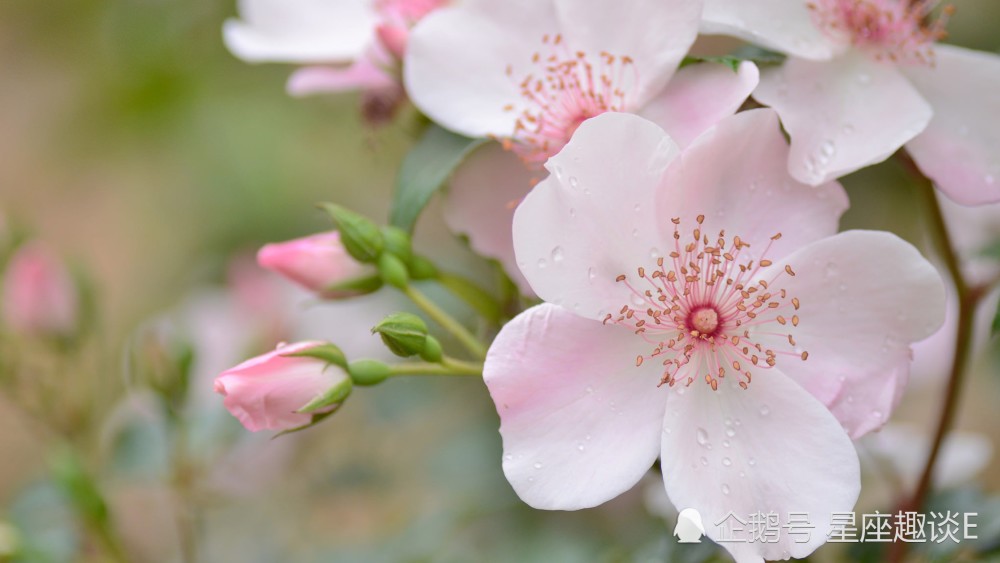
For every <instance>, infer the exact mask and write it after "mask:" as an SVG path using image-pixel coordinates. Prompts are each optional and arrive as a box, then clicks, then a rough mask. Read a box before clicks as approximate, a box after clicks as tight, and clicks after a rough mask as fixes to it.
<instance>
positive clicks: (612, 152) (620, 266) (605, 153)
mask: <svg viewBox="0 0 1000 563" xmlns="http://www.w3.org/2000/svg"><path fill="white" fill-rule="evenodd" d="M677 152H678V149H677V145H676V144H675V143H674V142H673V141H672V140H670V138H669V137H667V136H666V134H665V133H664V132H663V130H662V129H660V128H659V127H657V126H656V125H655V124H654V123H652V122H650V121H647V120H645V119H643V118H641V117H638V116H636V115H631V114H625V113H605V114H603V115H599V116H597V117H594V118H591V119H588V120H587V121H585V122H583V124H582V125H580V128H579V129H577V131H576V133H575V134H574V135H573V138H572V139H571V140H570V142H569V144H567V145H566V147H565V148H563V150H562V152H560V153H559V154H557V155H556V156H554V157H552V158H551V159H549V161H548V163H547V164H546V168H548V170H549V171H550V172H551V174H550V175H549V177H548V178H546V179H545V180H543V181H542V182H541V183H539V184H538V185H537V186H536V187H535V188H534V189H533V190H531V192H530V193H529V194H528V196H527V197H526V198H525V199H524V201H523V202H522V203H521V205H520V206H519V207H518V208H517V211H515V213H514V252H515V255H516V256H517V263H518V267H520V268H521V272H522V273H524V276H525V277H526V278H527V279H528V282H529V283H530V284H531V288H532V289H533V290H534V291H535V293H536V294H538V295H539V296H540V297H541V298H542V299H544V300H546V301H549V302H551V303H556V304H560V305H564V306H565V307H567V308H569V309H572V310H573V311H574V312H576V313H577V314H579V315H582V316H585V317H590V318H595V319H601V318H603V317H604V315H605V314H607V313H610V312H611V311H612V309H614V310H616V311H617V310H618V309H619V308H620V307H621V306H622V305H623V304H625V303H627V302H628V301H629V298H630V295H631V294H630V293H629V292H628V289H627V288H626V287H624V286H623V285H622V284H620V283H618V282H616V281H615V279H616V278H617V277H618V276H619V275H620V274H623V273H625V272H633V271H634V270H635V269H636V267H638V266H649V265H650V261H651V260H655V257H654V258H651V253H654V251H656V246H657V245H660V246H662V243H663V242H664V241H665V239H664V238H663V237H662V236H661V233H660V224H661V223H662V222H663V218H662V217H660V216H658V215H657V214H656V210H655V209H654V206H653V205H651V202H652V201H653V198H654V194H655V192H656V190H657V189H658V188H659V184H660V179H661V177H662V175H663V170H664V168H665V167H666V166H667V163H668V162H670V161H671V159H673V158H674V157H675V156H676V154H677Z"/></svg>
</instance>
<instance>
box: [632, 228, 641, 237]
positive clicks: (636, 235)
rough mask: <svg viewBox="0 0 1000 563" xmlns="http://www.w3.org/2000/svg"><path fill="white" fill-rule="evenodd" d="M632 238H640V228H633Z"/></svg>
mask: <svg viewBox="0 0 1000 563" xmlns="http://www.w3.org/2000/svg"><path fill="white" fill-rule="evenodd" d="M632 238H639V229H632Z"/></svg>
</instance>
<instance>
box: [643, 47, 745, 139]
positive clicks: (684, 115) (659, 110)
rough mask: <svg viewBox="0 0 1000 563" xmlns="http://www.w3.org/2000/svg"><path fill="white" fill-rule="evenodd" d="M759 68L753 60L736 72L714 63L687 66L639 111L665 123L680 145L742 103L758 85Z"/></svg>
mask: <svg viewBox="0 0 1000 563" xmlns="http://www.w3.org/2000/svg"><path fill="white" fill-rule="evenodd" d="M759 78H760V72H759V71H758V70H757V65H755V64H753V63H752V62H750V61H743V62H742V63H740V66H739V68H738V69H737V71H736V72H733V71H732V70H731V69H730V68H729V67H728V66H726V65H722V64H714V63H704V64H696V65H691V66H687V67H684V68H682V69H680V70H679V71H677V74H675V75H674V77H673V78H672V79H671V80H670V83H669V84H668V85H667V87H666V89H664V90H663V91H661V92H660V93H659V94H657V95H656V97H654V98H653V99H652V100H651V101H650V102H649V103H648V104H646V106H645V107H644V108H642V110H641V111H640V112H639V115H641V116H643V117H645V118H646V119H649V120H651V121H653V122H654V123H656V124H657V125H659V126H660V127H663V129H664V130H665V131H666V132H667V133H668V134H669V135H670V137H671V138H672V139H673V140H674V141H676V142H677V144H679V145H681V146H685V145H688V144H690V143H691V141H693V140H694V139H695V137H697V136H698V135H700V134H701V133H702V132H703V131H704V130H706V129H708V128H709V127H711V126H712V125H715V124H716V123H717V122H718V121H719V120H720V119H722V118H724V117H728V116H730V115H732V114H734V113H736V110H738V109H739V108H740V106H741V105H743V102H744V101H746V99H747V96H749V95H750V92H752V91H753V89H754V88H756V87H757V82H758V80H759Z"/></svg>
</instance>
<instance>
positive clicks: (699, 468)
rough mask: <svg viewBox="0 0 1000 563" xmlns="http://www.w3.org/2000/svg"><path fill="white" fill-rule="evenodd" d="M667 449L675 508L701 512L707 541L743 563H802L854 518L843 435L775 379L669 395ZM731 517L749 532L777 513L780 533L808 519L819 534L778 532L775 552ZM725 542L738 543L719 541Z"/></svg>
mask: <svg viewBox="0 0 1000 563" xmlns="http://www.w3.org/2000/svg"><path fill="white" fill-rule="evenodd" d="M662 440H663V441H662V448H663V451H662V453H661V455H660V467H661V468H662V470H663V481H664V484H665V485H666V488H667V495H669V496H670V500H671V502H673V503H674V506H675V507H677V509H679V510H680V509H685V508H694V509H695V510H697V511H698V512H699V513H700V514H701V517H702V520H703V522H704V524H705V532H706V535H708V537H710V538H712V539H713V540H715V541H717V542H719V543H720V545H722V546H723V547H725V548H726V549H727V550H729V552H730V553H731V554H732V555H733V556H734V557H735V558H736V560H737V561H740V562H744V561H763V560H764V559H787V558H788V557H789V555H790V556H792V557H796V558H799V557H805V556H806V555H808V554H809V553H811V552H812V551H813V550H815V549H816V548H817V547H819V546H820V545H822V544H823V543H824V542H825V541H826V537H827V534H828V533H829V531H830V529H831V525H830V524H831V517H832V514H833V513H835V512H843V511H849V510H851V509H852V508H853V507H854V503H855V501H856V500H857V498H858V493H859V492H860V490H861V477H860V468H859V464H858V456H857V454H856V453H855V451H854V446H853V444H852V443H851V440H850V439H849V438H848V437H847V434H845V433H844V430H843V429H842V428H841V427H840V425H839V424H838V423H837V420H836V419H835V418H834V417H833V416H831V414H830V412H829V411H827V409H826V408H825V407H824V406H823V405H822V404H821V403H820V402H819V401H817V400H816V399H815V398H813V397H812V396H811V395H810V394H809V393H808V392H806V391H805V390H803V389H802V388H801V387H799V386H798V385H796V384H795V382H793V381H792V380H790V379H789V378H787V377H785V376H784V375H783V374H781V373H780V372H778V371H777V370H776V369H772V370H768V371H767V372H766V373H762V374H760V375H759V376H758V377H755V378H754V380H753V383H751V384H750V386H749V387H748V388H747V389H746V390H742V389H739V388H737V387H736V386H735V385H731V386H727V387H725V388H720V389H719V391H712V389H711V388H710V387H708V386H707V385H700V384H696V385H694V386H693V387H690V388H688V389H687V390H686V392H685V393H683V394H680V393H677V392H674V393H670V397H669V399H668V401H667V411H666V416H665V420H664V428H663V435H662ZM730 512H732V515H733V516H734V517H736V518H739V519H740V520H742V521H743V522H744V524H746V523H747V522H748V521H749V519H750V518H751V517H752V516H753V515H756V514H758V513H763V514H764V515H767V514H769V513H771V512H773V513H775V514H777V517H778V518H779V522H778V524H779V526H786V525H788V523H789V513H805V514H806V515H807V517H808V520H809V524H810V525H812V526H815V528H813V529H811V530H802V533H801V535H797V534H798V531H793V530H791V529H787V528H782V529H780V530H779V533H778V535H777V538H775V539H776V540H777V541H775V542H774V543H764V542H761V541H760V540H759V539H758V541H756V542H754V543H749V542H748V541H747V540H748V539H749V537H750V536H749V535H748V531H747V530H748V528H749V526H748V525H740V524H739V523H738V522H736V521H735V520H733V519H732V518H730V519H728V520H726V519H727V517H729V514H730ZM723 520H725V521H723ZM725 526H729V528H728V530H727V529H725ZM741 527H742V528H743V531H742V532H738V531H736V530H737V528H741ZM727 532H731V533H728V534H727ZM807 535H808V537H807ZM725 538H734V539H737V540H739V541H733V542H726V541H720V540H724V539H725Z"/></svg>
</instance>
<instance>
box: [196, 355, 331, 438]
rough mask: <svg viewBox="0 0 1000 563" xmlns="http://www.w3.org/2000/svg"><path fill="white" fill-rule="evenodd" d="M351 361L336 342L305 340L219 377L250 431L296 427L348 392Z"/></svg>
mask: <svg viewBox="0 0 1000 563" xmlns="http://www.w3.org/2000/svg"><path fill="white" fill-rule="evenodd" d="M345 366H346V362H345V361H344V358H343V354H342V353H340V351H339V350H338V349H337V348H336V347H335V346H333V345H332V344H328V343H325V342H317V341H307V342H299V343H297V344H291V345H288V346H282V347H279V348H278V349H277V350H274V351H273V352H268V353H267V354H264V355H262V356H257V357H256V358H252V359H250V360H247V361H245V362H243V363H242V364H240V365H238V366H236V367H234V368H231V369H228V370H226V371H224V372H223V373H222V374H221V375H219V376H218V377H217V378H216V379H215V391H216V393H219V394H221V395H224V396H225V399H224V400H223V404H224V405H225V406H226V408H227V409H228V410H229V412H230V413H232V415H233V416H235V417H236V418H238V419H239V421H240V422H241V423H242V424H243V426H245V427H246V428H247V430H250V431H252V432H257V431H258V430H294V429H297V428H301V427H303V426H307V425H309V424H310V423H312V421H313V416H314V415H322V414H324V413H328V412H330V411H332V410H334V409H336V408H337V407H338V406H339V404H340V402H342V401H343V400H344V399H345V398H346V397H347V394H348V393H349V392H350V377H349V376H348V374H347V371H346V370H345ZM345 382H346V383H345ZM321 397H324V399H320V398H321ZM303 411H308V412H303Z"/></svg>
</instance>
